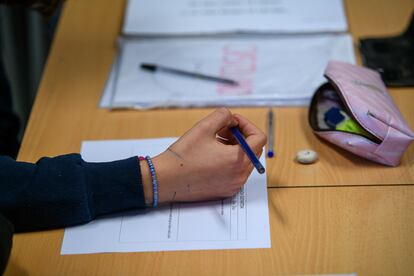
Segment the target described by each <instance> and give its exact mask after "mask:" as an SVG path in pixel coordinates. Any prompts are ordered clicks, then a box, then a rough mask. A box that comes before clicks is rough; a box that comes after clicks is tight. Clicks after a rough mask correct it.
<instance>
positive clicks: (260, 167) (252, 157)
mask: <svg viewBox="0 0 414 276" xmlns="http://www.w3.org/2000/svg"><path fill="white" fill-rule="evenodd" d="M230 131H231V133H232V134H233V136H234V138H236V140H237V142H238V143H239V144H240V146H241V147H242V149H243V150H244V152H245V153H246V154H247V156H248V157H249V159H250V161H252V163H253V166H254V167H255V168H256V170H257V171H258V172H259V173H260V174H262V173H264V172H265V168H264V167H263V165H262V163H260V161H259V159H257V157H256V155H255V154H254V152H253V151H252V149H251V148H250V147H249V145H248V144H247V142H246V140H245V139H244V137H243V134H241V133H240V130H239V129H238V128H237V127H231V128H230Z"/></svg>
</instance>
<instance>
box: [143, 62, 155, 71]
mask: <svg viewBox="0 0 414 276" xmlns="http://www.w3.org/2000/svg"><path fill="white" fill-rule="evenodd" d="M141 69H144V70H148V71H155V70H157V66H155V65H154V64H148V63H141Z"/></svg>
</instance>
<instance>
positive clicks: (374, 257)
mask: <svg viewBox="0 0 414 276" xmlns="http://www.w3.org/2000/svg"><path fill="white" fill-rule="evenodd" d="M413 188H414V187H413V186H381V187H377V186H365V187H318V188H309V187H305V188H271V189H269V212H270V225H271V238H272V248H270V249H243V250H206V251H176V252H151V253H112V254H109V253H107V254H89V255H65V256H60V253H59V252H60V247H61V242H62V236H63V230H56V231H48V232H39V233H28V234H19V235H16V236H15V239H14V249H13V255H12V257H11V260H10V263H9V267H8V270H7V273H6V275H25V273H27V275H177V276H181V275H276V274H283V275H287V274H315V273H351V272H357V273H358V275H412V274H410V273H412V272H413V271H414V262H413V257H414V235H413V233H414V216H413V212H414V200H413V198H414V189H413Z"/></svg>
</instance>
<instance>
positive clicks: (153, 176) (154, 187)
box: [138, 155, 158, 208]
mask: <svg viewBox="0 0 414 276" xmlns="http://www.w3.org/2000/svg"><path fill="white" fill-rule="evenodd" d="M138 159H139V160H140V161H143V160H146V161H147V163H148V167H149V169H150V173H151V179H152V207H153V208H156V207H157V205H158V181H157V175H156V174H155V168H154V164H152V160H151V157H149V156H148V155H147V156H145V157H143V156H139V157H138Z"/></svg>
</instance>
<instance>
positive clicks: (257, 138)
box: [234, 114, 267, 155]
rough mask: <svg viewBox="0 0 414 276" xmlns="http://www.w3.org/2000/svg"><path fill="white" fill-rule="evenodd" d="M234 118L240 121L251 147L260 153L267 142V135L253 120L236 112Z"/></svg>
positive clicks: (240, 126) (241, 128) (257, 153)
mask: <svg viewBox="0 0 414 276" xmlns="http://www.w3.org/2000/svg"><path fill="white" fill-rule="evenodd" d="M234 118H235V119H236V120H237V121H238V122H239V129H240V131H241V133H242V134H243V136H244V137H245V139H246V142H247V144H249V146H250V147H251V149H252V150H253V151H254V152H255V153H256V155H259V154H260V153H261V152H262V149H263V147H264V145H265V144H266V140H267V137H266V135H265V134H264V133H263V132H262V131H261V130H260V129H259V128H258V127H256V126H255V125H254V124H253V123H252V122H250V121H249V120H247V119H246V118H244V117H243V116H241V115H239V114H234Z"/></svg>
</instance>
